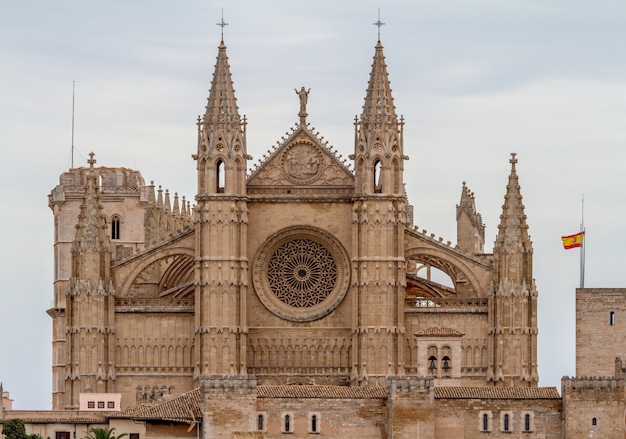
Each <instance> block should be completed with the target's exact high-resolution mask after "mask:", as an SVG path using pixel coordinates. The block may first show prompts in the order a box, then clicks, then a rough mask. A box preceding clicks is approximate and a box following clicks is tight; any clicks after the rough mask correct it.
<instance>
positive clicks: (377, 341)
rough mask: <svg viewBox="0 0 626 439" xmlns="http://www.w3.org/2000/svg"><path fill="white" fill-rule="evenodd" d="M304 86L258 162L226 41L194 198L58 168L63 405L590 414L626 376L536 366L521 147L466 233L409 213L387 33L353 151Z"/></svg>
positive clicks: (57, 348)
mask: <svg viewBox="0 0 626 439" xmlns="http://www.w3.org/2000/svg"><path fill="white" fill-rule="evenodd" d="M309 92H310V90H309V91H306V90H305V88H304V87H303V88H302V89H301V90H300V92H298V95H299V97H300V108H299V112H298V120H299V122H298V123H296V125H295V126H294V127H293V128H291V129H290V130H289V131H288V132H287V133H286V134H285V135H283V137H282V138H281V139H282V140H281V141H280V142H278V143H277V145H276V146H275V147H274V148H272V149H271V150H270V151H269V152H268V153H267V154H266V155H264V157H263V160H261V161H260V162H259V164H258V165H257V166H256V167H254V168H253V169H251V170H250V171H247V169H248V161H249V160H250V159H251V158H252V157H250V156H249V155H248V153H247V139H246V136H247V131H246V130H247V126H246V119H245V117H241V116H240V114H239V109H238V107H237V101H236V97H235V92H234V88H233V84H232V80H231V74H230V65H229V63H228V58H227V56H226V46H225V45H224V43H223V42H221V44H220V46H219V48H218V55H217V62H216V65H215V70H214V74H213V80H212V82H211V87H210V92H209V97H208V100H207V105H206V111H205V113H204V115H203V116H202V117H199V118H198V123H197V135H198V144H197V151H196V153H195V154H194V155H193V159H194V160H195V162H196V164H195V167H196V172H197V177H198V187H197V193H196V194H195V199H194V201H195V205H194V206H191V205H190V203H189V202H188V201H187V200H185V198H181V199H179V197H178V195H177V194H174V196H173V197H172V195H171V194H170V192H169V191H165V192H164V191H163V190H162V189H161V188H160V187H159V188H158V190H155V186H154V184H152V183H151V184H150V185H147V184H146V183H145V181H144V179H143V177H142V176H141V174H140V173H139V172H138V171H135V170H130V169H127V168H107V167H97V166H95V164H96V161H95V159H94V157H93V156H91V158H90V160H89V166H88V167H82V168H73V169H70V170H69V171H67V172H65V173H63V174H62V176H61V179H60V182H59V185H58V186H56V187H55V188H54V189H53V190H52V193H51V194H50V196H49V205H50V208H51V209H52V211H53V215H54V227H55V243H54V254H55V259H54V260H55V270H54V273H55V277H54V305H53V307H52V308H51V309H50V310H49V311H48V313H49V315H50V316H51V318H52V323H53V340H52V347H53V367H52V376H53V395H52V402H53V409H54V410H66V411H68V412H72V413H77V412H76V410H77V409H78V408H79V402H80V397H81V395H84V394H88V393H119V394H121V395H122V407H123V409H125V411H124V412H123V413H122V414H120V415H119V417H115V416H109V417H108V418H107V419H108V422H122V421H123V420H129V419H134V420H137V421H142V422H145V424H144V425H145V428H144V429H142V430H141V432H140V433H141V434H142V435H146V436H148V437H186V436H194V435H196V434H198V435H200V436H201V437H205V438H231V437H238V438H239V437H241V438H246V437H255V438H257V437H275V438H277V437H284V435H285V434H288V435H291V436H292V437H311V435H318V436H320V437H322V436H323V437H329V438H415V437H419V438H422V439H424V438H457V437H458V438H462V437H468V438H472V437H485V436H489V437H511V434H512V433H516V434H517V433H519V434H522V433H523V434H524V437H529V438H531V437H537V438H550V439H551V438H557V437H561V436H562V435H563V434H564V432H567V431H569V430H568V428H569V426H566V427H565V429H563V427H562V424H561V421H562V420H565V421H568V420H570V421H568V422H572V423H573V424H572V425H574V423H575V421H574V419H576V420H579V417H578V416H577V415H576V410H579V409H578V408H572V407H581V408H580V410H583V411H584V408H583V407H585V404H588V403H589V404H591V403H590V402H589V401H591V400H593V398H596V399H598V398H600V397H599V396H597V395H600V394H602V392H605V394H607V395H609V394H610V395H617V394H619V392H620V391H619V389H620V388H621V389H623V385H622V384H621V381H619V383H617V384H616V383H613V382H612V384H611V385H601V386H600V387H598V388H597V387H594V385H591V384H588V385H586V386H583V387H582V388H581V387H577V386H572V385H570V384H568V385H565V384H564V388H563V392H564V393H565V392H567V393H568V396H567V398H566V397H565V396H564V398H563V401H562V400H561V399H560V397H559V395H558V393H557V391H556V389H542V388H538V387H537V385H538V374H537V333H538V328H537V289H536V286H535V282H534V279H533V270H532V254H533V249H532V242H531V240H530V236H529V234H528V225H527V224H526V215H525V211H524V205H523V203H522V196H521V190H520V184H519V178H518V175H517V158H516V156H515V154H512V157H511V160H510V174H509V178H508V182H506V184H503V195H504V205H503V210H502V215H501V216H500V224H499V226H498V235H497V238H496V242H495V244H494V248H493V253H487V252H485V250H484V244H485V243H484V230H485V225H484V224H483V223H482V217H481V215H480V214H479V213H478V212H477V211H476V205H475V199H474V194H473V193H472V192H471V191H470V190H469V188H468V187H467V186H466V184H465V183H463V186H462V188H461V198H460V202H459V205H458V206H457V244H456V245H453V244H452V243H451V242H450V241H445V242H444V240H443V239H442V238H437V237H436V236H435V235H434V234H431V233H428V232H427V231H426V230H421V231H420V230H418V229H417V228H415V227H414V225H413V218H412V212H413V209H412V206H411V204H410V203H409V200H408V199H407V197H406V191H405V183H404V175H403V174H404V162H405V160H408V153H410V152H411V151H407V148H405V144H404V130H403V128H404V120H403V118H402V117H398V116H397V114H396V109H395V105H394V101H393V97H392V94H391V87H390V83H389V78H388V73H387V65H386V63H385V58H384V55H383V46H382V44H381V42H380V41H378V43H377V44H376V47H375V53H374V61H373V64H372V70H371V72H370V77H369V83H368V87H367V91H366V96H365V104H364V105H363V110H362V113H361V114H360V116H359V117H358V118H357V120H356V122H355V145H354V153H353V154H352V155H351V156H350V159H351V160H352V165H349V164H348V163H347V162H346V161H345V160H343V159H341V158H340V157H339V155H338V154H337V153H336V151H335V150H334V149H333V148H332V147H330V146H329V145H328V142H326V141H324V138H323V136H321V135H320V133H319V132H316V131H315V130H314V129H313V128H312V127H311V126H310V125H309V123H308V122H307V118H308V116H309V115H308V113H307V111H306V102H307V101H306V98H307V97H308V93H309ZM358 107H359V104H358V103H355V108H358ZM497 183H498V182H494V184H497ZM503 183H504V182H503ZM434 271H438V272H440V273H442V274H443V275H445V276H447V277H448V278H449V282H448V283H445V284H444V283H438V282H436V281H434V280H433V277H432V276H431V274H432V272H434ZM620 300H621V302H620ZM618 302H619V303H622V302H623V298H621V296H620V297H619V298H618V301H617V302H616V304H615V307H616V308H615V309H616V311H621V310H622V308H619V303H618ZM584 308H585V311H581V312H588V311H587V307H584ZM598 312H599V313H600V314H602V313H604V311H602V312H601V311H598ZM602 315H603V314H602ZM604 317H606V316H604ZM604 317H602V318H604ZM581 318H582V317H581ZM593 319H596V317H595V316H594V317H593ZM593 319H592V320H593ZM597 319H600V317H599V316H598V317H597ZM618 321H619V319H618ZM593 322H595V320H593ZM592 324H593V325H595V323H592ZM590 337H592V336H590ZM585 343H586V342H585ZM585 343H583V344H585ZM585 346H586V345H585ZM581 355H583V356H586V355H589V353H587V352H584V353H582V351H581ZM609 356H610V355H609ZM607 358H608V357H607ZM601 360H602V361H604V358H602V359H601ZM602 361H599V362H598V363H600V362H602ZM609 363H610V367H614V364H615V363H614V361H613V360H610V362H609ZM582 364H584V367H595V366H596V364H595V363H593V362H592V363H586V362H583V363H582ZM602 367H605V366H604V365H603V366H602ZM620 386H621V387H620ZM574 388H576V389H592V388H593V389H595V390H593V392H587V391H586V390H582V391H578V394H577V395H578V396H572V395H571V392H572V389H574ZM450 389H452V390H450ZM597 389H600V390H598V391H596V390H597ZM594 392H595V393H594ZM596 394H597V395H596ZM622 394H623V390H622ZM176 395H180V396H178V397H176ZM594 395H595V396H594ZM622 400H623V396H622ZM565 401H567V408H568V410H570V411H569V412H568V413H566V412H565V409H564V408H562V406H561V403H562V402H563V407H566V405H565ZM619 404H620V403H619V402H618V403H616V404H609V405H607V407H606V410H608V412H611V415H612V414H614V413H613V411H615V413H617V408H618V407H619ZM622 405H623V404H622ZM146 407H148V408H146ZM150 407H152V408H150ZM150 410H152V411H150ZM608 412H607V413H608ZM570 416H573V417H572V418H570ZM602 416H604V415H602ZM602 416H600V415H598V419H604V417H602ZM607 416H608V415H607ZM179 424H181V425H183V427H184V426H186V425H188V426H189V430H185V428H180V425H179ZM196 427H197V428H198V430H197V431H196V432H195V433H194V432H193V429H195V428H196ZM572 428H574V430H572V431H576V432H578V431H583V430H584V425H583V424H581V425H580V426H576V427H572ZM603 428H604V427H603ZM190 432H191V433H190ZM602 432H603V433H605V434H607V436H604V437H616V436H611V434H613V431H612V430H610V429H608V428H606V429H603V430H602ZM137 434H139V433H137ZM572 437H576V436H572ZM57 439H64V438H57ZM133 439H135V438H133ZM142 439H143V438H142Z"/></svg>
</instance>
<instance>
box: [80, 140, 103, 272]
mask: <svg viewBox="0 0 626 439" xmlns="http://www.w3.org/2000/svg"><path fill="white" fill-rule="evenodd" d="M89 157H90V158H89V160H88V163H89V171H88V172H87V187H86V188H85V194H84V196H83V202H82V204H81V206H80V213H79V215H78V222H77V224H76V235H75V238H74V242H73V244H72V261H73V264H72V277H73V278H80V279H91V280H94V281H98V280H101V279H108V275H107V274H106V273H107V268H108V267H107V265H106V263H107V260H109V258H110V241H109V237H108V236H107V234H106V223H105V220H104V216H103V213H102V203H101V202H100V190H99V185H98V174H97V173H96V170H95V168H94V164H95V163H96V160H95V159H94V158H93V157H94V153H93V152H92V153H90V154H89Z"/></svg>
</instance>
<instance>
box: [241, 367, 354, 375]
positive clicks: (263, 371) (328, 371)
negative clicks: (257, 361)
mask: <svg viewBox="0 0 626 439" xmlns="http://www.w3.org/2000/svg"><path fill="white" fill-rule="evenodd" d="M248 373H249V374H250V375H334V376H337V375H349V374H350V368H349V367H248Z"/></svg>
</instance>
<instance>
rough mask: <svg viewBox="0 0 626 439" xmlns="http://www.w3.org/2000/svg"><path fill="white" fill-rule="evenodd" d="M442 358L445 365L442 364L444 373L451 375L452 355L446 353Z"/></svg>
mask: <svg viewBox="0 0 626 439" xmlns="http://www.w3.org/2000/svg"><path fill="white" fill-rule="evenodd" d="M441 360H442V361H443V365H442V366H441V368H442V369H443V374H444V375H445V376H447V377H449V376H450V375H451V371H452V362H451V361H450V357H448V356H447V355H446V356H445V357H443V358H442V359H441Z"/></svg>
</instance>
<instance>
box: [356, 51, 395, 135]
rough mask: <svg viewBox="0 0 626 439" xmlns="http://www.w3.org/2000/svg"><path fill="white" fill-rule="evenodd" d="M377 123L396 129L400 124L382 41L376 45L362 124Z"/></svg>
mask: <svg viewBox="0 0 626 439" xmlns="http://www.w3.org/2000/svg"><path fill="white" fill-rule="evenodd" d="M377 122H378V123H381V122H382V123H383V124H391V125H392V126H394V127H395V126H397V124H398V117H397V116H396V107H395V106H394V103H393V97H392V96H391V84H390V82H389V76H388V74H387V65H386V64H385V55H383V45H382V43H381V42H380V40H378V42H377V43H376V52H375V53H374V63H373V64H372V71H371V73H370V80H369V82H368V84H367V94H366V95H365V104H364V105H363V113H362V114H361V124H369V123H377Z"/></svg>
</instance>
